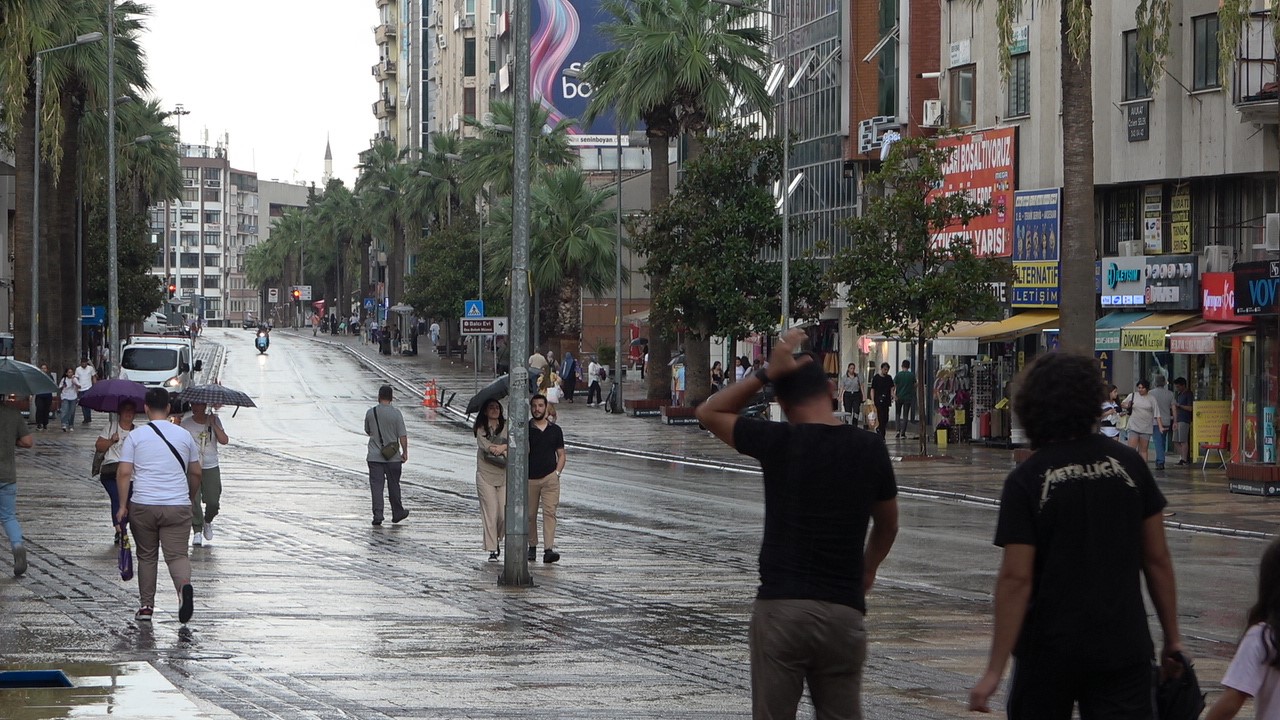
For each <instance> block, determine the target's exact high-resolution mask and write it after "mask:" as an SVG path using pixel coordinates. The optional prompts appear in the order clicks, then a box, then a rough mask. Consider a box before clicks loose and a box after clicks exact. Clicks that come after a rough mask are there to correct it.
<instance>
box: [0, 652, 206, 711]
mask: <svg viewBox="0 0 1280 720" xmlns="http://www.w3.org/2000/svg"><path fill="white" fill-rule="evenodd" d="M54 667H56V668H57V669H59V670H62V671H63V672H65V673H66V674H67V676H68V677H69V678H70V679H71V682H72V684H73V686H74V687H70V688H58V689H48V688H41V689H25V690H0V717H3V718H9V719H11V720H46V719H48V718H70V717H75V718H85V717H106V716H108V715H109V716H111V717H113V718H131V719H134V720H141V719H143V718H202V717H206V715H205V714H204V713H202V712H200V710H199V709H198V708H197V707H196V706H195V705H193V704H192V703H191V701H190V700H188V699H187V697H186V696H185V695H183V694H182V692H181V691H180V690H178V689H177V688H176V687H174V686H173V684H172V683H170V682H169V681H168V680H166V679H165V678H164V676H163V675H161V674H160V673H159V672H158V671H157V670H156V669H155V668H153V667H152V666H151V665H149V664H147V663H144V662H125V663H109V664H103V663H71V664H60V665H56V666H54V665H39V666H35V665H29V664H20V665H0V670H48V669H53V668H54Z"/></svg>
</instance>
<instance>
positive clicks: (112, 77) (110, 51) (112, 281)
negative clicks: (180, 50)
mask: <svg viewBox="0 0 1280 720" xmlns="http://www.w3.org/2000/svg"><path fill="white" fill-rule="evenodd" d="M107 99H108V102H107V327H108V330H107V351H108V353H109V357H110V359H109V362H110V363H111V367H113V368H114V367H117V366H119V364H120V260H119V257H120V243H119V237H118V236H117V228H116V102H115V99H116V0H107ZM77 312H79V310H78V309H77Z"/></svg>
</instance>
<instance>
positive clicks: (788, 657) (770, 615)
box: [749, 600, 867, 720]
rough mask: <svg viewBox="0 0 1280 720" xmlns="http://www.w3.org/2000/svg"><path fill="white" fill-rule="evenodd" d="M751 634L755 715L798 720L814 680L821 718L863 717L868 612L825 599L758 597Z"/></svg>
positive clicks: (758, 718) (764, 719) (770, 719)
mask: <svg viewBox="0 0 1280 720" xmlns="http://www.w3.org/2000/svg"><path fill="white" fill-rule="evenodd" d="M749 632H750V634H749V638H750V647H751V710H752V712H751V715H752V717H753V718H756V720H773V719H774V718H794V717H795V716H796V706H797V705H798V704H799V703H800V696H801V694H802V693H803V692H804V685H805V683H808V684H809V695H810V696H811V697H812V698H813V706H814V710H815V711H816V716H817V717H818V718H821V719H822V720H861V718H862V667H863V665H864V664H866V661H867V633H866V630H865V629H864V627H863V618H862V613H860V612H858V611H857V610H855V609H854V608H851V607H849V606H847V605H840V604H837V603H830V602H822V601H820V600H756V601H755V604H754V605H753V606H752V609H751V629H750V631H749Z"/></svg>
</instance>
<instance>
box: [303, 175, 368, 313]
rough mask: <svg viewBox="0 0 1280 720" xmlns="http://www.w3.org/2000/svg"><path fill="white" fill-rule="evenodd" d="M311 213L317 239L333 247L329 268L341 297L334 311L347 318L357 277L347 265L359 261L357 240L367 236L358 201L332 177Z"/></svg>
mask: <svg viewBox="0 0 1280 720" xmlns="http://www.w3.org/2000/svg"><path fill="white" fill-rule="evenodd" d="M311 214H312V215H313V221H312V223H311V227H312V229H313V237H314V242H315V243H317V244H324V245H327V246H328V247H331V248H333V253H334V262H333V264H332V267H331V268H330V270H331V272H332V274H333V288H334V294H333V297H335V298H337V299H338V307H337V308H335V310H336V311H337V312H339V313H341V314H343V316H344V317H345V315H346V313H347V311H348V309H347V303H348V302H349V301H350V299H351V295H352V292H354V290H355V286H354V285H353V280H355V279H356V278H354V277H353V276H352V273H351V272H350V270H349V269H348V268H350V267H352V266H353V265H355V264H356V263H357V261H358V259H357V258H355V251H356V248H357V241H358V240H359V239H360V238H361V237H362V236H363V235H364V232H363V228H364V222H363V218H362V216H361V211H360V205H359V201H358V200H357V198H356V196H355V195H354V194H352V192H351V190H349V189H348V188H347V186H346V184H344V183H343V182H342V181H341V180H337V179H335V180H330V181H329V185H328V186H327V187H325V189H324V194H323V195H322V196H321V197H320V200H319V201H318V202H317V203H316V205H315V207H314V208H312V212H311ZM348 288H351V291H350V292H349V291H348Z"/></svg>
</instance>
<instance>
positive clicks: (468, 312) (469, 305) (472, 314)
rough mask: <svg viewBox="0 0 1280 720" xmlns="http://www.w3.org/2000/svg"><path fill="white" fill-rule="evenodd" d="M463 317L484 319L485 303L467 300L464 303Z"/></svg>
mask: <svg viewBox="0 0 1280 720" xmlns="http://www.w3.org/2000/svg"><path fill="white" fill-rule="evenodd" d="M462 317H465V318H482V317H484V301H483V300H467V301H466V302H464V303H462Z"/></svg>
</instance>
